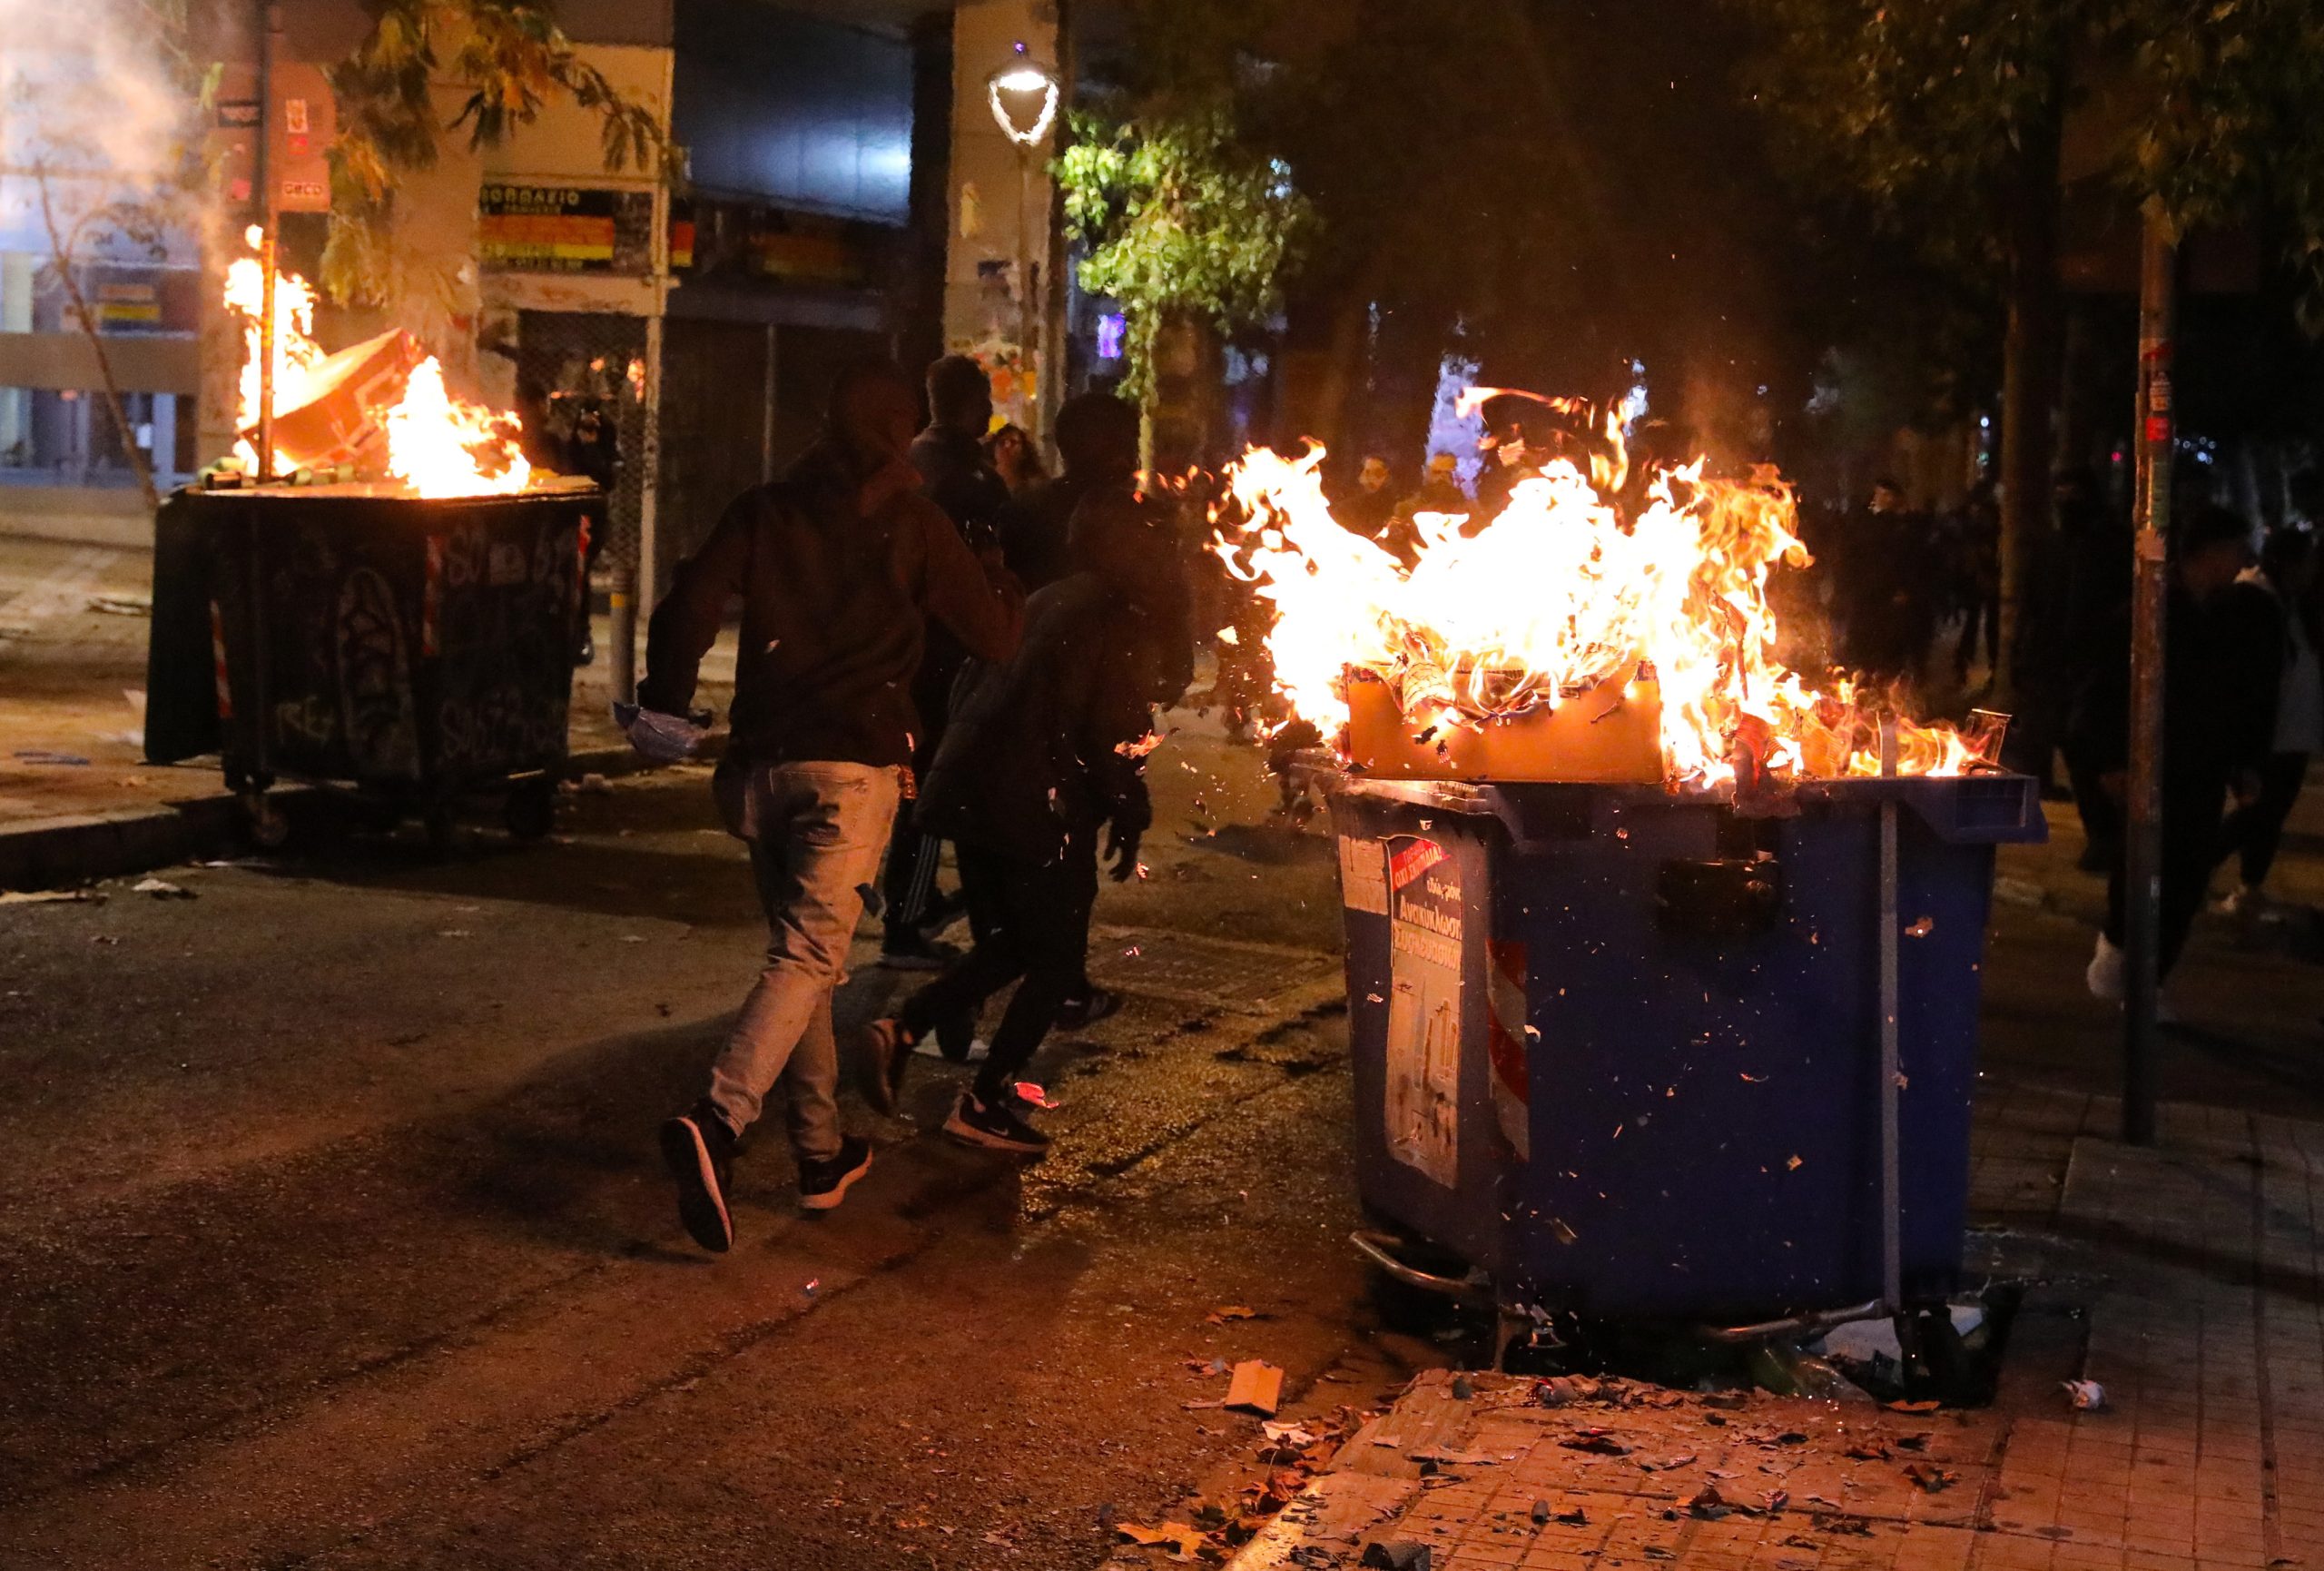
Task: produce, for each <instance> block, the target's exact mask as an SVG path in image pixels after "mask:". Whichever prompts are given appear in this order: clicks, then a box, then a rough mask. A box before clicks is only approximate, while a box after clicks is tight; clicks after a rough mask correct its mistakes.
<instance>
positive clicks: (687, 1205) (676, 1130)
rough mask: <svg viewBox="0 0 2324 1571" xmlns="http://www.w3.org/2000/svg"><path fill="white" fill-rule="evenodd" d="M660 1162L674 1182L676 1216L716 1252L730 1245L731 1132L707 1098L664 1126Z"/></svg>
mask: <svg viewBox="0 0 2324 1571" xmlns="http://www.w3.org/2000/svg"><path fill="white" fill-rule="evenodd" d="M662 1160H663V1161H665V1162H667V1163H668V1164H669V1166H670V1176H671V1177H672V1178H674V1179H675V1180H677V1181H678V1220H680V1221H682V1222H684V1223H685V1225H686V1231H687V1232H688V1233H690V1234H692V1235H693V1237H694V1242H696V1243H698V1244H700V1245H701V1246H702V1247H703V1248H704V1249H706V1250H710V1251H711V1252H712V1253H714V1254H721V1255H723V1254H724V1253H725V1252H726V1251H727V1250H729V1249H731V1248H732V1247H733V1246H734V1218H733V1217H732V1216H730V1215H729V1214H728V1213H727V1210H726V1183H727V1180H728V1178H729V1176H730V1175H731V1174H732V1173H733V1171H734V1131H733V1130H732V1129H730V1128H729V1127H727V1123H726V1121H725V1120H724V1118H722V1117H720V1116H719V1112H718V1110H717V1109H716V1108H714V1107H713V1106H712V1105H711V1104H710V1102H708V1101H707V1100H704V1101H703V1102H696V1103H695V1104H694V1111H693V1112H688V1113H682V1114H680V1115H679V1116H678V1117H676V1118H674V1119H672V1120H670V1121H669V1122H667V1123H665V1124H664V1125H663V1126H662Z"/></svg>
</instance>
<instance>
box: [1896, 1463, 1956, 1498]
mask: <svg viewBox="0 0 2324 1571" xmlns="http://www.w3.org/2000/svg"><path fill="white" fill-rule="evenodd" d="M1905 1477H1906V1478H1909V1479H1910V1480H1912V1482H1913V1483H1914V1484H1915V1486H1916V1487H1918V1488H1919V1489H1920V1490H1921V1492H1922V1493H1923V1494H1925V1495H1934V1494H1935V1493H1937V1492H1938V1491H1939V1490H1942V1489H1949V1488H1951V1487H1953V1486H1954V1485H1955V1484H1957V1483H1959V1482H1960V1481H1961V1475H1960V1474H1958V1473H1955V1472H1954V1471H1953V1470H1952V1469H1951V1468H1949V1467H1938V1466H1937V1465H1936V1464H1935V1463H1934V1462H1907V1463H1905Z"/></svg>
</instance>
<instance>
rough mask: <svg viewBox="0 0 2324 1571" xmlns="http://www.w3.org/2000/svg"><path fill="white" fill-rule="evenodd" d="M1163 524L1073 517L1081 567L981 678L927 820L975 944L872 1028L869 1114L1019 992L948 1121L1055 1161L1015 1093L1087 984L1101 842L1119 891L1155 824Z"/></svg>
mask: <svg viewBox="0 0 2324 1571" xmlns="http://www.w3.org/2000/svg"><path fill="white" fill-rule="evenodd" d="M1166 527H1167V526H1166V525H1165V523H1164V522H1163V521H1162V519H1160V517H1159V514H1158V510H1157V509H1154V508H1152V507H1150V506H1148V505H1147V504H1145V503H1142V502H1139V501H1137V500H1135V499H1131V498H1129V497H1128V496H1125V495H1123V494H1121V493H1119V492H1117V491H1110V490H1108V491H1100V492H1096V493H1093V494H1092V495H1090V496H1089V497H1088V498H1087V499H1084V500H1083V501H1082V503H1081V504H1080V506H1078V508H1076V509H1074V515H1073V529H1072V537H1071V546H1070V550H1071V557H1072V563H1073V568H1074V570H1073V571H1072V572H1070V573H1068V575H1067V576H1066V577H1065V578H1060V579H1059V580H1058V581H1057V582H1056V583H1054V584H1051V585H1049V587H1048V588H1044V589H1041V590H1039V591H1037V592H1036V593H1035V594H1034V596H1033V598H1032V599H1031V600H1030V601H1029V603H1028V606H1027V623H1026V636H1025V640H1024V643H1023V645H1022V646H1021V647H1019V650H1018V652H1017V654H1016V656H1015V657H1013V658H1010V659H1007V660H999V661H990V662H980V663H979V664H977V665H974V666H972V667H970V669H969V672H968V674H967V675H966V676H965V677H964V678H963V679H962V682H961V687H960V699H959V703H958V706H957V707H956V708H955V710H954V714H953V723H952V726H951V729H950V730H949V731H948V732H947V733H946V734H945V737H944V742H943V745H942V746H940V747H939V748H938V749H937V755H936V766H935V768H934V769H933V770H931V773H930V775H929V779H928V790H927V795H926V796H925V797H924V798H923V800H922V803H921V814H922V816H923V817H924V818H926V820H927V821H928V822H929V823H930V824H931V825H935V826H936V827H937V828H939V829H940V831H941V832H942V833H943V834H944V835H945V836H946V837H947V838H948V839H950V840H951V841H952V843H953V845H954V846H955V847H956V849H957V851H958V854H959V856H960V880H961V884H962V887H963V888H964V890H965V891H966V892H967V895H968V899H969V902H970V908H971V909H972V910H974V911H975V912H976V913H977V914H978V921H977V929H976V930H977V943H976V947H975V948H974V949H973V950H971V951H970V953H968V954H966V955H965V956H963V957H962V958H961V959H960V960H959V961H957V962H955V963H953V964H952V965H950V966H949V967H947V968H946V970H945V972H944V973H943V975H941V976H940V977H938V978H937V979H936V980H935V981H934V982H931V983H929V984H928V985H927V986H925V987H923V988H921V990H920V991H919V992H917V993H913V994H912V995H911V997H910V998H909V999H907V1000H905V1001H904V1004H903V1007H902V1009H901V1011H899V1012H898V1013H897V1015H896V1016H895V1017H894V1018H893V1019H891V1020H882V1021H877V1022H874V1023H872V1026H871V1027H870V1028H869V1029H868V1033H867V1034H868V1036H869V1039H870V1056H871V1059H872V1063H873V1064H874V1065H875V1066H876V1067H880V1068H882V1069H884V1072H885V1078H884V1080H881V1081H880V1082H877V1083H876V1084H875V1085H874V1087H873V1099H874V1101H875V1102H881V1104H882V1105H884V1106H886V1107H892V1106H893V1105H894V1103H895V1099H896V1095H897V1092H899V1091H900V1089H901V1085H902V1081H903V1075H904V1071H905V1069H906V1068H907V1067H908V1066H909V1064H910V1063H911V1051H912V1046H913V1044H914V1043H915V1042H918V1041H919V1040H920V1039H921V1038H922V1037H924V1036H926V1035H927V1034H929V1033H931V1032H935V1031H939V1030H940V1028H941V1026H942V1024H943V1023H944V1021H945V1020H946V1019H947V1018H948V1017H952V1018H957V1017H960V1016H961V1015H964V1014H969V1013H973V1012H974V1011H975V1010H976V1009H977V1008H979V1007H980V1006H981V1005H982V1004H983V1003H984V1002H985V1000H987V999H988V998H990V997H991V996H992V995H994V994H995V993H999V992H1000V990H1001V989H1002V988H1004V987H1007V986H1008V985H1009V983H1012V982H1014V983H1017V991H1016V993H1015V994H1014V996H1012V997H1011V998H1010V999H1009V1006H1008V1008H1007V1010H1006V1011H1005V1012H1004V1013H1003V1014H1002V1016H1001V1020H1000V1026H999V1027H998V1028H997V1029H996V1030H995V1031H994V1032H993V1033H992V1044H991V1050H990V1054H989V1055H988V1056H987V1058H986V1060H985V1062H984V1063H983V1065H982V1066H981V1067H980V1069H979V1070H978V1072H977V1076H976V1079H975V1081H974V1082H972V1083H971V1084H970V1085H969V1086H968V1087H967V1088H966V1089H965V1090H963V1091H962V1092H960V1096H959V1099H958V1100H957V1101H956V1102H954V1103H953V1106H952V1110H951V1112H950V1116H948V1117H947V1118H946V1120H945V1121H944V1128H945V1131H946V1132H947V1133H949V1134H951V1135H952V1136H954V1137H955V1138H956V1139H959V1140H962V1141H967V1142H969V1143H970V1144H974V1145H980V1146H985V1147H988V1148H990V1149H993V1150H997V1151H1014V1152H1018V1153H1020V1154H1026V1155H1038V1154H1039V1153H1040V1152H1042V1151H1046V1150H1047V1149H1048V1148H1049V1139H1048V1137H1047V1136H1046V1135H1043V1134H1042V1133H1041V1132H1040V1131H1039V1130H1036V1129H1035V1128H1033V1126H1032V1125H1031V1123H1030V1122H1029V1121H1028V1119H1027V1116H1026V1115H1027V1113H1028V1112H1029V1107H1028V1105H1027V1104H1026V1103H1025V1102H1023V1101H1021V1100H1020V1099H1019V1097H1018V1095H1017V1094H1016V1091H1015V1085H1016V1081H1017V1077H1018V1075H1019V1074H1020V1073H1021V1072H1023V1071H1024V1069H1025V1066H1026V1064H1027V1063H1028V1062H1029V1061H1030V1060H1031V1058H1032V1056H1033V1052H1034V1050H1035V1049H1037V1048H1038V1047H1039V1045H1040V1043H1041V1040H1042V1038H1043V1037H1044V1036H1046V1035H1047V1034H1048V1032H1049V1027H1050V1025H1051V1024H1052V1023H1054V1022H1055V1021H1056V1019H1057V1013H1058V1009H1059V1006H1060V1005H1061V1004H1062V1003H1064V1002H1065V999H1066V997H1067V995H1068V993H1070V992H1071V991H1072V989H1073V987H1074V986H1075V984H1076V983H1077V982H1078V979H1079V977H1080V975H1081V970H1082V963H1083V961H1084V959H1085V957H1086V953H1087V945H1088V924H1089V914H1090V911H1091V908H1092V906H1093V904H1094V903H1095V901H1096V899H1097V895H1098V856H1099V848H1100V846H1099V835H1100V832H1101V831H1103V832H1104V854H1105V855H1106V856H1107V857H1108V858H1109V859H1110V869H1109V870H1110V872H1111V874H1112V875H1113V877H1114V879H1115V881H1116V882H1121V881H1123V880H1126V879H1128V878H1129V877H1130V876H1132V874H1135V873H1136V871H1137V848H1138V840H1139V837H1140V836H1141V835H1144V834H1145V832H1146V829H1147V825H1148V824H1149V823H1150V822H1151V819H1152V810H1151V807H1150V805H1148V802H1147V790H1146V780H1145V754H1146V744H1147V740H1148V736H1149V732H1150V729H1151V726H1152V722H1153V710H1152V708H1151V706H1152V704H1153V702H1154V695H1155V693H1156V692H1157V691H1158V690H1160V688H1161V687H1163V686H1165V685H1167V677H1166V676H1165V674H1164V667H1166V665H1167V662H1168V661H1169V660H1170V659H1171V658H1172V657H1173V650H1172V648H1171V646H1172V645H1173V644H1175V641H1176V639H1177V636H1178V635H1177V629H1176V627H1175V625H1174V624H1175V619H1176V608H1174V607H1171V606H1168V605H1165V604H1158V603H1157V601H1156V600H1155V598H1153V591H1154V587H1155V575H1154V572H1153V568H1152V562H1153V558H1154V556H1155V554H1156V553H1157V550H1158V549H1160V548H1163V546H1164V545H1165V544H1167V539H1166V537H1165V534H1164V531H1165V529H1166Z"/></svg>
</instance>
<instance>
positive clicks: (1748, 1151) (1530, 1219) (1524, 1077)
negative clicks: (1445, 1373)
mask: <svg viewBox="0 0 2324 1571" xmlns="http://www.w3.org/2000/svg"><path fill="white" fill-rule="evenodd" d="M1329 791H1330V799H1331V805H1332V822H1333V826H1334V833H1335V835H1336V837H1337V840H1338V847H1339V857H1340V869H1341V892H1342V901H1343V904H1344V915H1345V922H1346V930H1347V939H1348V944H1347V970H1348V997H1349V1005H1350V1023H1351V1031H1352V1035H1353V1039H1354V1070H1355V1094H1356V1106H1357V1122H1358V1131H1357V1161H1358V1187H1359V1189H1360V1191H1361V1193H1362V1196H1363V1200H1364V1205H1365V1208H1366V1210H1368V1211H1369V1212H1370V1213H1371V1214H1372V1216H1373V1217H1374V1219H1375V1220H1377V1221H1379V1222H1381V1223H1384V1224H1385V1225H1386V1226H1387V1227H1388V1228H1389V1229H1390V1230H1393V1231H1394V1232H1396V1233H1398V1234H1399V1235H1401V1236H1402V1237H1403V1238H1406V1239H1411V1240H1420V1241H1423V1242H1425V1243H1426V1244H1428V1245H1432V1246H1434V1248H1435V1249H1436V1250H1444V1251H1450V1252H1451V1253H1452V1254H1454V1255H1456V1256H1458V1257H1459V1258H1460V1259H1462V1260H1465V1261H1467V1262H1468V1263H1469V1264H1470V1265H1471V1266H1472V1267H1473V1268H1475V1270H1477V1271H1479V1272H1482V1274H1483V1275H1484V1276H1485V1277H1487V1278H1489V1279H1490V1280H1491V1283H1492V1288H1493V1290H1494V1292H1495V1295H1496V1297H1497V1298H1498V1299H1499V1300H1500V1302H1501V1303H1502V1305H1503V1306H1504V1307H1512V1306H1522V1307H1531V1308H1538V1309H1541V1310H1544V1311H1548V1312H1551V1313H1553V1314H1571V1315H1574V1316H1576V1317H1579V1318H1581V1319H1586V1320H1606V1319H1658V1320H1659V1319H1677V1320H1686V1321H1693V1322H1718V1323H1731V1322H1735V1321H1752V1320H1761V1319H1773V1318H1777V1317H1784V1316H1792V1315H1801V1314H1813V1313H1817V1312H1825V1311H1830V1310H1834V1309H1839V1308H1840V1307H1842V1306H1846V1305H1850V1304H1855V1303H1857V1302H1859V1301H1861V1300H1866V1299H1876V1298H1881V1297H1882V1296H1883V1292H1884V1285H1885V1281H1884V1279H1885V1276H1886V1271H1885V1260H1886V1245H1885V1241H1884V1239H1885V1234H1884V1229H1885V1228H1886V1226H1887V1222H1886V1203H1885V1200H1884V1196H1885V1194H1886V1189H1885V1186H1884V1160H1885V1158H1884V1129H1885V1124H1884V1114H1883V1109H1882V1101H1881V1095H1880V1081H1881V1073H1880V1068H1881V1063H1882V1062H1883V1060H1882V1024H1883V1022H1882V1016H1883V1013H1884V1012H1883V1009H1882V1004H1881V999H1882V975H1881V973H1882V960H1881V944H1880V941H1879V935H1880V931H1881V926H1882V922H1881V913H1882V910H1883V899H1882V879H1881V865H1882V859H1881V852H1880V845H1881V829H1880V823H1881V818H1882V807H1881V805H1882V804H1883V803H1884V802H1889V803H1894V804H1896V811H1895V813H1894V820H1895V823H1896V897H1895V909H1896V916H1895V921H1896V924H1897V931H1898V937H1897V943H1896V952H1895V953H1896V1000H1897V1032H1896V1037H1897V1062H1898V1068H1899V1075H1898V1085H1899V1088H1900V1089H1899V1091H1898V1094H1897V1102H1896V1131H1897V1133H1896V1151H1897V1190H1896V1192H1897V1200H1898V1205H1897V1211H1898V1215H1897V1218H1896V1240H1897V1241H1896V1248H1897V1253H1898V1256H1899V1264H1900V1266H1901V1277H1902V1281H1901V1287H1902V1289H1903V1299H1904V1301H1905V1302H1910V1301H1915V1300H1926V1299H1935V1298H1938V1297H1941V1296H1942V1295H1944V1294H1945V1293H1946V1292H1947V1291H1949V1290H1951V1289H1952V1288H1953V1287H1954V1286H1955V1277H1956V1275H1957V1273H1958V1270H1959V1266H1960V1260H1961V1245H1962V1232H1963V1227H1964V1212H1965V1204H1966V1194H1967V1188H1968V1165H1969V1097H1970V1092H1971V1088H1972V1084H1973V1082H1974V1074H1975V1067H1974V1066H1975V1056H1976V1042H1977V1007H1978V995H1979V991H1980V987H1979V983H1980V980H1981V978H1980V966H1981V964H1982V963H1983V959H1984V933H1985V919H1986V914H1987V909H1988V904H1989V899H1990V892H1991V886H1992V879H1993V858H1994V845H1997V844H1999V843H2003V842H2006V841H2030V840H2038V839H2040V838H2042V836H2043V833H2044V830H2043V823H2042V818H2041V810H2040V805H2039V799H2038V795H2037V793H2036V791H2035V787H2034V783H2033V781H2032V780H2030V779H2028V778H2026V777H2024V776H2014V775H1981V776H1966V777H1963V778H1958V779H1951V778H1947V779H1928V778H1898V779H1865V780H1848V781H1832V782H1811V783H1807V784H1803V785H1801V786H1800V787H1799V788H1798V790H1797V793H1796V795H1794V797H1793V798H1792V802H1793V805H1796V807H1797V811H1796V813H1792V814H1790V815H1787V816H1770V817H1748V816H1745V815H1739V814H1738V813H1737V812H1736V811H1735V810H1734V809H1733V807H1732V806H1731V805H1728V804H1727V803H1726V802H1724V801H1722V800H1720V799H1719V798H1718V797H1716V796H1710V795H1676V794H1671V793H1668V792H1665V791H1663V790H1661V789H1660V788H1659V787H1647V786H1632V785H1533V784H1525V785H1516V784H1511V785H1463V784H1454V783H1436V782H1418V781H1376V780H1367V779H1362V778H1358V777H1354V776H1338V777H1337V778H1336V779H1335V780H1334V781H1332V782H1330V783H1329ZM1895 1307H1901V1306H1895Z"/></svg>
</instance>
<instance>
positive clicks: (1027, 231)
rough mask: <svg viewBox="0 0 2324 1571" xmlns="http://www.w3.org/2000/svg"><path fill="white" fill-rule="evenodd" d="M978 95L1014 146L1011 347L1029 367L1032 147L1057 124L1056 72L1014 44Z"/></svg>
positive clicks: (1034, 348)
mask: <svg viewBox="0 0 2324 1571" xmlns="http://www.w3.org/2000/svg"><path fill="white" fill-rule="evenodd" d="M984 95H985V102H986V104H989V105H990V106H991V109H992V118H993V121H994V123H995V124H998V125H999V126H1000V133H1001V134H1002V135H1003V136H1006V137H1007V138H1009V143H1010V144H1011V145H1012V146H1014V147H1015V148H1016V149H1017V352H1018V353H1019V355H1021V356H1023V357H1024V362H1025V366H1026V367H1027V368H1031V367H1035V366H1039V364H1040V363H1041V361H1042V359H1043V357H1042V355H1041V354H1040V353H1039V348H1040V347H1043V346H1039V345H1037V340H1038V338H1039V336H1040V330H1039V326H1038V325H1037V324H1038V323H1039V321H1040V315H1039V312H1038V311H1036V310H1035V307H1034V301H1033V259H1032V239H1031V234H1032V231H1031V223H1032V206H1033V153H1034V150H1035V149H1036V148H1038V147H1039V146H1040V144H1041V143H1044V142H1046V141H1048V140H1049V131H1050V129H1051V128H1052V127H1053V126H1055V125H1056V124H1057V106H1058V100H1059V95H1060V94H1059V86H1058V79H1057V73H1056V72H1054V71H1052V70H1050V69H1049V67H1047V66H1045V65H1042V64H1039V62H1037V61H1036V60H1034V59H1033V57H1032V56H1031V55H1029V54H1027V53H1026V52H1025V46H1024V44H1018V45H1017V50H1016V55H1015V57H1014V58H1013V59H1011V60H1010V61H1009V64H1006V65H1004V66H1002V67H1001V68H1000V70H998V71H996V72H994V73H993V74H992V75H991V76H990V77H989V78H988V79H987V80H986V82H985V88H984ZM1025 411H1026V419H1027V420H1028V422H1029V424H1031V425H1033V426H1035V427H1038V426H1039V422H1040V414H1039V400H1038V399H1031V400H1026V403H1025ZM1029 434H1030V435H1031V436H1032V437H1033V438H1034V440H1037V441H1038V440H1039V439H1040V435H1041V433H1040V431H1039V430H1038V429H1037V430H1033V431H1032V432H1030V433H1029Z"/></svg>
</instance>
